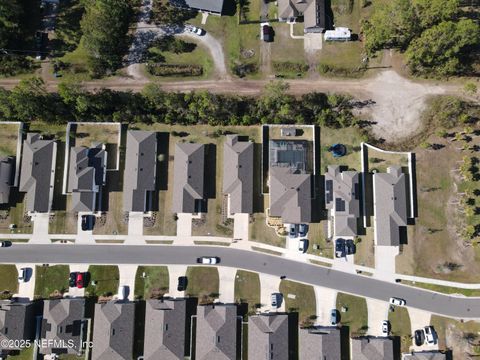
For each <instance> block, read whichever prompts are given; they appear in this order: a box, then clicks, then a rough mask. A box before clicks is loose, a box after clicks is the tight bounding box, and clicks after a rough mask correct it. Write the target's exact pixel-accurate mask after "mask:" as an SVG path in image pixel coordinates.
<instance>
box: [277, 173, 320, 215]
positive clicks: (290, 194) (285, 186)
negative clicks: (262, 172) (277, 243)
mask: <svg viewBox="0 0 480 360" xmlns="http://www.w3.org/2000/svg"><path fill="white" fill-rule="evenodd" d="M270 216H278V217H281V218H282V220H283V222H284V223H289V224H301V223H309V222H310V221H311V218H312V195H311V175H310V174H297V173H294V172H293V170H292V169H291V168H286V167H271V168H270Z"/></svg>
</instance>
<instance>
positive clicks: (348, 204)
mask: <svg viewBox="0 0 480 360" xmlns="http://www.w3.org/2000/svg"><path fill="white" fill-rule="evenodd" d="M359 199H360V186H359V176H358V172H356V171H341V168H340V166H338V165H330V166H328V168H327V172H326V173H325V207H326V208H327V210H328V211H329V213H330V219H331V221H332V223H333V226H332V228H333V236H355V235H357V234H358V230H357V229H358V220H359V217H360V200H359Z"/></svg>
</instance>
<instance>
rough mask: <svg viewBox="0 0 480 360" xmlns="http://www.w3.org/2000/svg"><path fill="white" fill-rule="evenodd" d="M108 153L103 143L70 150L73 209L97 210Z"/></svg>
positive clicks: (69, 187) (70, 182) (69, 171)
mask: <svg viewBox="0 0 480 360" xmlns="http://www.w3.org/2000/svg"><path fill="white" fill-rule="evenodd" d="M106 158H107V153H106V151H105V150H104V149H103V148H102V145H99V146H96V147H92V148H87V147H84V146H80V147H74V148H72V149H71V150H70V164H69V170H68V189H67V190H68V192H70V193H72V200H73V204H72V210H73V211H95V210H97V209H96V208H97V204H98V203H100V202H101V199H100V198H98V196H99V195H100V194H101V189H102V186H103V185H105V184H104V178H105V176H104V175H105V171H106Z"/></svg>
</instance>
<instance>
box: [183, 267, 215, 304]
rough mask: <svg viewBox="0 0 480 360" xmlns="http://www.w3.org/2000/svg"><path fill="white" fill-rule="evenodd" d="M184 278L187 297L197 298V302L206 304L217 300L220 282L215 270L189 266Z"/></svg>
mask: <svg viewBox="0 0 480 360" xmlns="http://www.w3.org/2000/svg"><path fill="white" fill-rule="evenodd" d="M186 277H187V279H188V285H187V290H186V293H187V294H188V296H195V297H198V301H199V302H208V301H210V300H212V299H215V298H218V295H219V293H218V291H219V281H220V280H219V276H218V270H217V268H213V267H202V266H189V267H188V268H187V272H186Z"/></svg>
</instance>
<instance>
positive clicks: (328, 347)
mask: <svg viewBox="0 0 480 360" xmlns="http://www.w3.org/2000/svg"><path fill="white" fill-rule="evenodd" d="M298 341H299V349H298V350H299V359H309V360H341V359H342V345H341V333H340V329H338V328H336V327H314V328H310V329H300V330H299V339H298Z"/></svg>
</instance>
